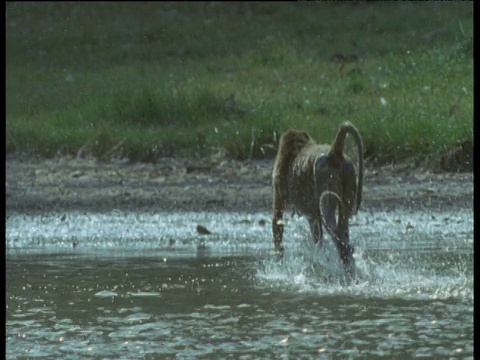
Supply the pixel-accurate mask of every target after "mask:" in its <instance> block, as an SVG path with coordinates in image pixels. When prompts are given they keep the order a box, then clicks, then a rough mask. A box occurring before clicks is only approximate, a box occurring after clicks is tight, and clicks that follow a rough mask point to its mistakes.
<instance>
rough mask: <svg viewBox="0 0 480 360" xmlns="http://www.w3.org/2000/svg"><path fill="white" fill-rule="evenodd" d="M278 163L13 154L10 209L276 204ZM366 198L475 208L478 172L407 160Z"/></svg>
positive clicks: (381, 171)
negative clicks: (441, 169)
mask: <svg viewBox="0 0 480 360" xmlns="http://www.w3.org/2000/svg"><path fill="white" fill-rule="evenodd" d="M272 164H273V160H268V161H252V162H236V161H224V162H221V163H218V164H214V165H205V164H202V163H199V162H198V161H194V160H177V159H162V160H161V161H159V162H158V163H156V164H144V163H131V162H128V161H116V162H109V163H103V162H99V161H97V160H95V159H76V158H58V159H50V160H45V159H32V158H26V159H25V158H21V157H19V156H17V157H10V158H8V157H7V159H6V185H5V192H6V212H7V215H8V214H9V213H12V212H17V213H28V214H31V213H39V212H51V211H59V212H61V211H71V210H78V211H93V212H97V211H98V212H104V211H110V210H113V209H118V210H122V211H147V212H161V211H245V212H259V211H270V209H271V204H272V191H271V187H270V179H271V169H272ZM363 198H364V201H363V205H362V210H363V211H374V210H377V209H384V210H385V209H386V210H388V209H398V208H404V209H412V210H422V209H435V210H443V209H445V210H448V209H450V210H451V209H452V208H469V207H471V208H472V210H473V174H472V173H440V174H434V173H432V172H429V171H426V170H423V169H418V168H412V167H410V166H409V165H408V164H402V165H398V166H386V167H382V168H378V169H374V168H367V170H366V174H365V185H364V197H363Z"/></svg>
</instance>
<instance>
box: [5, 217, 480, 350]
mask: <svg viewBox="0 0 480 360" xmlns="http://www.w3.org/2000/svg"><path fill="white" fill-rule="evenodd" d="M269 217H270V216H269V214H254V215H247V214H215V213H182V214H146V213H144V214H128V213H120V212H115V211H114V212H111V213H108V214H88V213H87V214H84V213H67V214H50V215H45V216H41V217H38V216H37V217H35V216H23V215H13V216H10V217H9V218H8V219H7V221H6V251H7V257H6V301H7V303H6V355H7V358H20V357H24V358H25V357H27V358H30V357H36V358H42V357H43V358H72V359H73V358H79V357H85V356H89V357H93V358H180V359H191V358H243V359H256V358H292V359H294V358H295V359H296V358H302V357H303V358H311V357H320V358H322V357H324V358H331V357H341V358H349V357H350V358H362V357H363V358H368V359H371V358H374V357H378V356H384V357H387V358H392V357H393V358H402V357H403V358H411V357H437V358H449V357H453V358H458V357H459V358H473V213H472V212H471V211H467V210H465V211H457V212H455V213H454V214H448V213H436V212H430V213H416V212H389V213H381V212H380V213H375V214H368V213H363V214H359V215H358V217H357V218H355V219H353V221H352V227H351V238H352V241H354V244H355V247H356V253H355V257H356V265H357V275H358V284H355V285H351V286H343V285H342V276H343V269H342V267H341V265H340V263H339V261H338V255H337V254H336V252H335V249H334V246H333V244H332V242H331V241H327V242H326V246H325V247H324V248H323V249H318V248H317V247H315V246H314V245H312V244H311V243H310V241H309V236H308V230H307V228H308V226H307V225H306V221H305V220H304V219H298V218H287V219H288V221H287V227H286V231H285V249H286V255H285V259H284V260H283V261H282V262H278V261H276V260H275V258H274V256H273V252H272V250H271V249H272V243H271V224H270V219H269ZM264 222H265V224H264ZM197 224H200V225H203V226H205V227H206V228H207V229H209V230H210V231H211V232H212V234H211V235H206V236H205V235H204V236H202V235H198V234H197V232H196V226H197ZM262 224H263V225H262Z"/></svg>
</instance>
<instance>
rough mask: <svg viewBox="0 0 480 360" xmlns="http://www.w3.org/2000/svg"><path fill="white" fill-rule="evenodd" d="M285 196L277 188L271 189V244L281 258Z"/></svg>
mask: <svg viewBox="0 0 480 360" xmlns="http://www.w3.org/2000/svg"><path fill="white" fill-rule="evenodd" d="M285 202H286V199H285V196H284V194H282V191H281V190H280V189H279V187H278V186H274V189H273V218H272V232H273V244H274V246H275V251H276V252H277V254H278V256H279V257H283V251H284V249H283V229H284V223H283V209H284V207H285Z"/></svg>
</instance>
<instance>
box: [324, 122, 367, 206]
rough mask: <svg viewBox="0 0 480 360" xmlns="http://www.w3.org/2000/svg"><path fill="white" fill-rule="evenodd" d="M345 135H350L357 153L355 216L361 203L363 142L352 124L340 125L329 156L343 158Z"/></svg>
mask: <svg viewBox="0 0 480 360" xmlns="http://www.w3.org/2000/svg"><path fill="white" fill-rule="evenodd" d="M347 134H350V135H351V136H352V137H353V139H354V140H355V144H356V145H357V152H358V181H357V203H356V206H355V210H354V213H353V214H355V213H356V212H357V211H358V209H359V208H360V204H361V202H362V192H363V141H362V137H361V136H360V133H359V131H358V129H357V128H356V127H355V126H353V124H352V123H351V122H350V121H345V122H344V123H342V125H340V129H338V132H337V136H336V137H335V140H334V141H333V144H332V146H331V148H330V154H332V155H336V156H337V157H339V158H343V150H344V148H345V138H346V136H347ZM353 214H352V215H353Z"/></svg>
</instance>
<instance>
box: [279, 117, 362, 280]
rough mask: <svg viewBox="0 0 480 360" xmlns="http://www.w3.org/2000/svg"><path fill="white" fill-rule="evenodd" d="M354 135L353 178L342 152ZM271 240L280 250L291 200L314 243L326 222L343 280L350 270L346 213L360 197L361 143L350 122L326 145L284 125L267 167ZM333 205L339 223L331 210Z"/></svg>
mask: <svg viewBox="0 0 480 360" xmlns="http://www.w3.org/2000/svg"><path fill="white" fill-rule="evenodd" d="M347 134H350V135H351V136H353V139H354V140H355V143H356V146H357V151H358V180H357V179H356V175H355V166H354V164H353V162H352V161H351V160H350V159H349V158H348V157H347V156H345V155H344V153H343V150H344V145H345V138H346V136H347ZM272 180H273V221H272V230H273V242H274V245H275V251H276V252H277V254H278V256H279V257H282V256H283V252H284V249H283V242H282V240H283V239H282V238H283V230H284V222H283V210H284V208H285V207H286V206H288V205H290V206H292V207H293V208H294V209H295V210H296V211H298V212H299V213H300V214H302V215H304V216H306V217H307V218H308V222H309V224H310V231H311V233H312V236H313V239H314V241H315V243H317V244H319V245H322V243H323V231H322V226H325V228H326V229H327V231H328V233H329V234H330V235H331V236H332V238H333V240H334V242H335V245H336V248H337V250H338V252H339V255H340V258H341V260H342V262H343V263H344V265H345V270H346V275H347V280H348V281H350V280H352V279H353V277H354V275H355V262H354V259H353V247H351V246H350V241H349V229H348V219H349V218H350V217H351V216H352V215H355V214H356V213H357V211H358V209H359V207H360V203H361V201H362V187H363V143H362V138H361V136H360V133H359V132H358V130H357V129H356V128H355V126H353V125H352V124H351V123H350V122H348V121H347V122H344V123H343V124H341V126H340V128H339V130H338V132H337V135H336V137H335V140H334V141H333V144H332V145H331V146H329V145H320V144H316V143H315V141H314V140H313V139H312V138H311V137H310V135H308V133H307V132H305V131H303V130H294V129H290V130H287V131H286V132H285V133H284V134H283V135H282V136H281V138H280V143H279V147H278V153H277V157H276V159H275V165H274V167H273V173H272ZM337 211H338V224H337V219H336V213H337Z"/></svg>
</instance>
